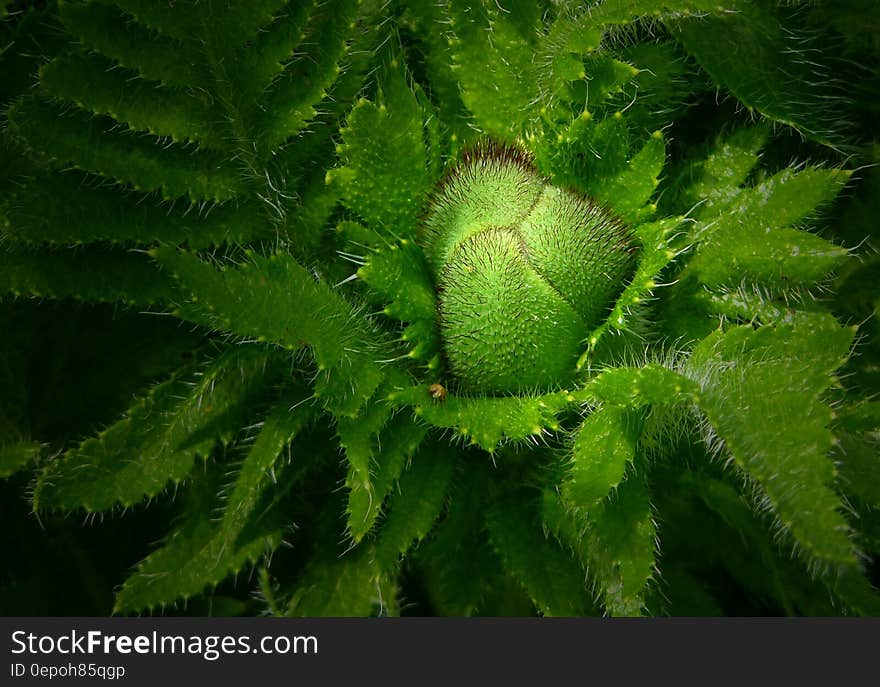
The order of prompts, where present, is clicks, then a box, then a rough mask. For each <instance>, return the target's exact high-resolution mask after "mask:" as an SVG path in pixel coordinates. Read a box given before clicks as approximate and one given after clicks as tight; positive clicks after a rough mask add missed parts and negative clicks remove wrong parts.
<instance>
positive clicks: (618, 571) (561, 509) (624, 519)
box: [543, 475, 657, 616]
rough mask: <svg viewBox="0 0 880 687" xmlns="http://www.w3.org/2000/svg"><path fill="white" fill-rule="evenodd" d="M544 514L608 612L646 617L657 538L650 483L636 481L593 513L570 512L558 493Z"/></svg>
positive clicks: (625, 484) (547, 501) (628, 482)
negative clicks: (574, 556) (648, 484)
mask: <svg viewBox="0 0 880 687" xmlns="http://www.w3.org/2000/svg"><path fill="white" fill-rule="evenodd" d="M543 514H544V521H545V523H546V524H547V527H548V528H549V529H550V531H551V532H553V533H554V534H555V535H556V536H557V537H558V538H559V539H560V541H562V542H563V543H564V544H565V545H566V546H569V547H570V548H571V549H572V550H573V551H574V552H575V553H576V554H577V557H578V559H579V560H580V561H581V564H582V565H583V566H584V567H585V568H586V570H587V572H588V574H589V577H590V580H591V581H592V584H593V587H594V590H595V592H596V594H597V596H598V597H599V598H600V599H601V601H602V604H603V605H604V607H605V610H606V612H607V613H608V614H609V615H613V616H637V615H642V613H643V611H644V608H645V592H646V588H647V586H648V584H649V583H650V581H651V580H652V579H653V577H654V572H655V569H656V561H655V554H656V552H655V550H656V539H657V532H656V527H655V525H654V519H653V514H652V512H651V504H650V500H649V497H648V491H647V488H646V485H645V483H644V481H643V480H642V479H641V478H639V477H638V476H635V475H634V476H632V477H630V478H629V479H627V480H626V481H625V482H623V483H622V484H621V485H620V486H619V487H618V488H617V490H616V492H615V493H614V494H613V495H612V496H611V497H610V498H608V499H606V500H605V501H603V502H602V503H601V504H600V505H598V506H596V507H595V508H593V509H591V510H590V511H589V512H584V511H583V510H578V511H573V510H567V509H566V508H565V506H564V505H563V504H562V502H561V501H560V500H559V498H558V497H557V496H556V495H555V494H552V493H545V495H544V503H543Z"/></svg>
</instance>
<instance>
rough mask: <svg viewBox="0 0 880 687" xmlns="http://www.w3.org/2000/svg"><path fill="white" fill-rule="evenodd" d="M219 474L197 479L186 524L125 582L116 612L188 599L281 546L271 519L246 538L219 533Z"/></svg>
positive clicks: (150, 608)
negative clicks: (235, 538) (213, 515)
mask: <svg viewBox="0 0 880 687" xmlns="http://www.w3.org/2000/svg"><path fill="white" fill-rule="evenodd" d="M218 472H219V469H217V468H215V469H214V470H212V471H211V472H210V473H209V474H206V475H203V476H202V477H201V479H199V480H198V481H196V482H195V483H194V485H193V487H192V488H191V489H190V491H189V493H188V494H187V501H188V502H187V508H186V510H185V512H184V517H183V522H182V523H181V524H180V525H179V526H177V527H176V528H175V529H174V530H172V532H171V533H170V534H169V535H168V537H167V538H166V539H165V541H164V542H163V543H162V546H161V547H159V548H158V549H157V550H156V551H154V552H153V553H151V554H150V555H149V556H147V557H146V558H145V559H144V560H143V561H141V562H140V563H139V564H138V566H137V568H136V569H135V571H134V572H133V573H132V574H131V575H130V576H129V577H128V579H127V580H126V581H125V582H124V583H123V585H122V587H121V588H120V589H119V591H118V592H117V594H116V601H115V604H114V607H113V611H114V613H131V612H135V611H143V610H152V609H155V608H164V607H165V606H166V605H167V604H171V603H174V602H175V601H177V600H178V599H188V598H190V597H192V596H195V595H196V594H199V593H201V592H203V591H204V590H205V589H206V588H208V587H215V586H217V585H218V584H219V583H220V582H222V581H223V580H224V579H225V578H226V577H228V576H229V575H231V574H233V573H236V572H238V571H239V570H241V569H242V568H244V567H245V566H246V565H248V564H252V563H254V562H256V561H257V560H258V559H259V558H260V557H261V556H262V555H263V554H264V553H268V552H270V551H272V550H273V549H274V548H276V547H277V546H278V545H279V544H280V542H281V529H280V528H279V527H277V526H276V525H274V523H268V522H267V523H261V524H262V525H263V526H262V527H257V528H255V529H254V531H251V532H248V535H249V536H247V537H246V538H245V541H241V542H234V541H229V540H227V538H226V537H224V536H222V535H221V536H218V535H217V525H216V523H215V522H213V521H212V520H211V519H210V518H209V517H206V513H208V512H210V510H211V509H212V508H214V507H215V503H214V500H215V499H216V492H215V490H216V488H217V486H218V485H217V481H218V479H219V475H218V474H217V473H218Z"/></svg>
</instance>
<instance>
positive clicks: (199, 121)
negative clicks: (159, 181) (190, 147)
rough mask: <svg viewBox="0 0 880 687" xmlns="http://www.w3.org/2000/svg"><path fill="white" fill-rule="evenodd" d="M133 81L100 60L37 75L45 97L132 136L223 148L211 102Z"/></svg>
mask: <svg viewBox="0 0 880 687" xmlns="http://www.w3.org/2000/svg"><path fill="white" fill-rule="evenodd" d="M136 77H137V75H136V74H134V73H132V72H128V71H125V70H123V69H120V68H119V67H116V68H115V69H114V65H113V63H112V62H109V61H107V60H105V59H104V58H101V57H99V56H96V55H87V54H85V53H71V54H68V55H64V56H62V57H57V58H55V59H54V60H52V61H51V62H50V63H49V64H47V65H45V66H44V67H43V68H42V69H41V70H40V85H41V86H42V87H43V90H44V91H45V92H46V93H48V94H49V95H52V96H54V97H56V98H59V99H64V100H68V101H71V102H74V103H76V105H77V106H79V107H80V108H82V109H83V110H86V111H90V112H95V113H97V114H101V115H108V116H110V117H113V119H115V120H116V121H118V122H123V123H125V124H127V125H128V127H129V128H130V129H132V130H136V131H144V132H147V133H150V134H153V135H154V136H158V137H163V138H164V137H167V138H170V139H171V140H173V141H175V142H177V143H187V142H195V143H199V144H200V146H204V147H209V148H217V147H221V148H222V147H223V146H224V140H223V136H222V134H221V131H222V130H221V129H219V128H218V127H217V125H216V120H217V118H218V113H217V112H216V110H215V109H214V108H213V106H212V103H211V101H210V99H209V98H207V97H205V96H204V95H203V96H202V97H201V98H198V97H194V96H192V95H190V94H189V93H187V92H186V91H182V90H172V89H168V88H165V87H163V86H162V85H161V84H159V83H157V82H155V81H147V80H145V79H142V78H136Z"/></svg>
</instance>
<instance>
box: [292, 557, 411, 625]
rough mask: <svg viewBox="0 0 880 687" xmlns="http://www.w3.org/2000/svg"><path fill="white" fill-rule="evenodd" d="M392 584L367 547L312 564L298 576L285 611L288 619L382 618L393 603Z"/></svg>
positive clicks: (314, 561) (393, 590) (393, 591)
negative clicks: (295, 617)
mask: <svg viewBox="0 0 880 687" xmlns="http://www.w3.org/2000/svg"><path fill="white" fill-rule="evenodd" d="M395 592H396V589H395V587H394V584H393V582H392V581H391V580H390V579H389V578H388V577H387V576H386V575H385V574H384V572H383V571H382V570H381V569H380V568H379V566H378V564H377V562H376V559H375V556H374V553H373V551H372V550H371V549H370V548H369V547H360V548H357V549H355V550H354V551H352V552H350V553H348V554H346V555H343V556H340V557H338V558H335V559H334V558H331V559H328V560H320V559H319V560H313V561H312V562H311V563H310V565H309V566H308V567H307V568H306V570H305V571H304V572H303V574H302V578H301V580H300V581H299V584H298V585H297V588H296V590H295V591H294V593H293V596H292V597H291V599H290V603H289V604H288V607H287V609H286V611H285V615H288V616H302V617H333V618H343V617H359V616H371V615H384V614H386V613H387V610H388V607H389V605H393V604H394V602H395Z"/></svg>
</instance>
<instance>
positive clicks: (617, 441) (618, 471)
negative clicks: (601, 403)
mask: <svg viewBox="0 0 880 687" xmlns="http://www.w3.org/2000/svg"><path fill="white" fill-rule="evenodd" d="M640 434H641V418H640V417H639V416H638V415H637V414H635V413H633V411H631V410H628V409H626V408H619V407H616V406H607V407H604V408H601V409H599V410H596V411H594V412H593V413H591V414H590V415H589V416H588V417H587V419H586V420H584V421H583V423H581V426H580V427H579V428H578V430H577V434H576V435H575V440H574V446H573V447H572V451H571V458H570V462H569V464H568V466H567V467H568V470H567V473H566V476H565V478H564V479H563V481H562V483H561V484H560V492H561V495H562V498H563V500H564V501H565V503H566V504H567V505H568V506H569V507H571V508H583V509H584V510H590V509H591V508H592V507H593V506H594V505H596V504H597V503H599V502H601V501H602V500H603V499H605V497H607V496H608V494H610V493H611V492H612V491H614V490H615V489H616V488H617V487H618V485H619V484H620V483H621V482H622V481H623V479H624V475H625V474H626V469H627V467H628V466H629V465H630V464H631V463H632V461H633V460H634V459H635V455H636V447H637V444H638V440H639V435H640Z"/></svg>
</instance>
